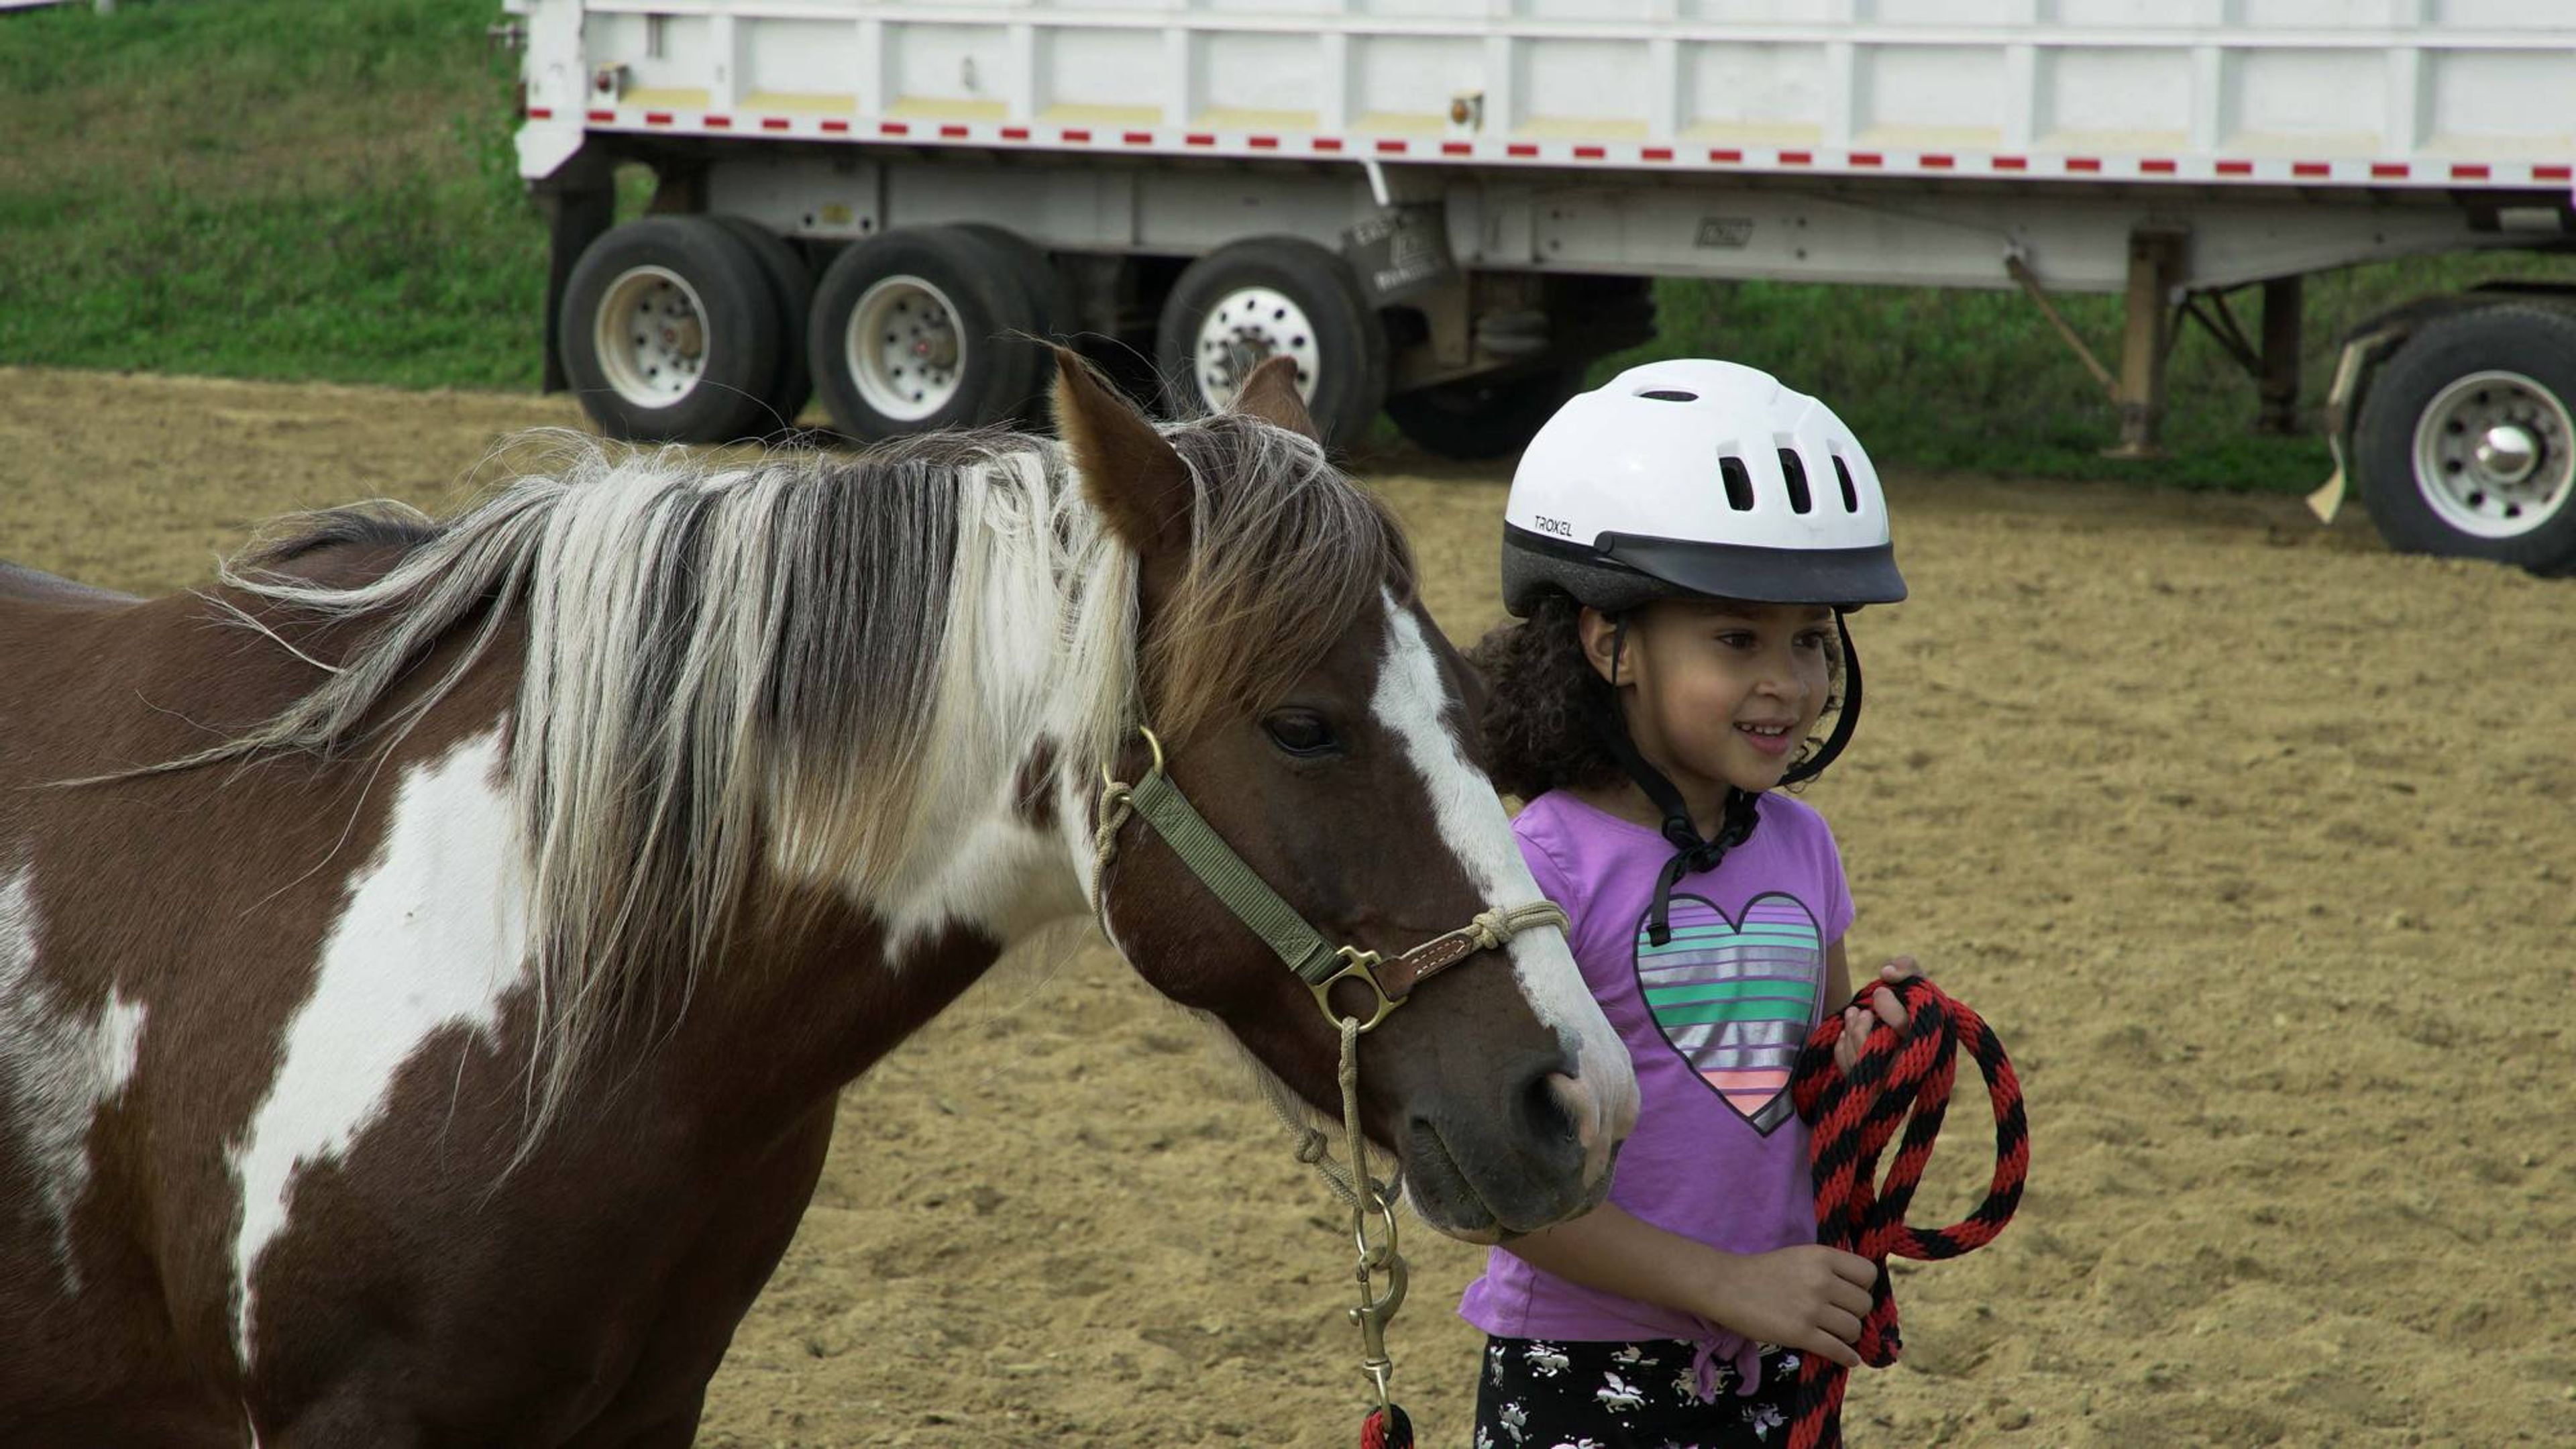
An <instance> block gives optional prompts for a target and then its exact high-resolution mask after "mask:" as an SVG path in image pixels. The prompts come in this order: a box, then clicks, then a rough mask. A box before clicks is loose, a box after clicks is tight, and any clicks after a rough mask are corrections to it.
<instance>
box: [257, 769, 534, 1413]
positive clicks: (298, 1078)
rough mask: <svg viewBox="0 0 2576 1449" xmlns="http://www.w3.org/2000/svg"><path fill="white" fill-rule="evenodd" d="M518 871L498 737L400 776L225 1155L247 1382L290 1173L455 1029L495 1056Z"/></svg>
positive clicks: (515, 957) (338, 1148)
mask: <svg viewBox="0 0 2576 1449" xmlns="http://www.w3.org/2000/svg"><path fill="white" fill-rule="evenodd" d="M523 861H524V853H523V852H522V850H521V849H520V847H519V843H518V829H517V823H516V820H515V817H514V816H513V815H512V813H511V808H510V799H509V794H508V791H507V789H506V787H505V785H504V783H503V779H502V775H501V744H500V733H499V732H498V731H497V730H496V731H493V732H491V733H488V734H483V735H479V736H476V737H475V738H473V739H470V740H467V741H465V742H464V743H462V744H460V745H458V746H456V747H455V748H454V749H452V750H450V751H449V752H448V753H447V754H446V755H445V756H444V757H442V758H440V759H437V760H434V761H429V762H425V763H421V764H416V765H413V766H412V767H410V768H409V769H407V770H405V771H404V773H403V776H402V779H401V782H400V784H399V786H398V787H397V789H396V791H395V795H394V802H393V811H392V816H391V818H390V820H389V821H388V822H387V824H386V827H385V838H384V842H383V844H382V845H381V846H379V847H378V849H377V852H376V855H375V858H374V859H373V860H372V861H370V862H369V863H368V864H367V865H366V866H365V867H364V868H363V869H361V870H360V871H359V872H358V873H357V874H356V875H355V876H353V877H351V879H350V882H349V895H348V905H347V906H346V907H345V908H344V909H343V910H342V911H341V913H340V918H339V919H338V920H337V921H336V922H334V923H333V924H332V927H331V932H330V935H329V936H328V937H327V938H326V939H325V940H324V941H323V943H322V960H321V968H320V970H319V971H318V972H317V973H316V974H315V977H314V982H313V993H312V995H310V996H308V997H307V998H305V1001H304V1005H303V1006H302V1007H301V1008H300V1009H298V1010H297V1012H296V1014H295V1017H294V1019H293V1020H292V1021H290V1022H289V1023H288V1024H287V1028H286V1037H285V1042H284V1045H283V1048H282V1051H281V1054H280V1057H281V1059H280V1061H279V1064H278V1072H277V1080H276V1081H275V1082H273V1083H272V1084H271V1085H270V1087H269V1091H268V1097H267V1099H266V1100H265V1101H263V1102H261V1103H260V1105H259V1110H258V1111H257V1112H256V1113H254V1114H253V1115H252V1117H251V1122H250V1127H249V1130H248V1131H247V1132H245V1133H244V1134H243V1136H242V1139H241V1141H240V1142H239V1144H238V1145H236V1146H235V1147H234V1148H233V1150H232V1152H231V1154H230V1162H231V1166H232V1170H233V1175H234V1176H235V1178H237V1179H238V1180H239V1181H240V1183H241V1192H242V1213H241V1230H240V1236H239V1237H238V1238H237V1239H236V1241H235V1243H234V1246H233V1274H234V1283H235V1286H236V1291H237V1294H238V1297H237V1298H236V1300H235V1303H234V1307H233V1312H234V1319H233V1330H234V1335H235V1339H236V1342H237V1344H238V1346H239V1347H240V1350H241V1362H242V1366H243V1368H245V1369H247V1368H248V1367H249V1366H250V1342H251V1325H252V1321H253V1319H252V1313H253V1307H254V1302H255V1300H254V1295H253V1293H252V1282H251V1276H252V1274H253V1273H254V1272H255V1271H256V1270H257V1268H258V1266H259V1257H260V1253H261V1252H262V1251H263V1250H264V1249H266V1248H267V1247H268V1245H269V1244H270V1243H272V1242H274V1241H275V1240H276V1239H277V1238H278V1237H279V1236H280V1235H281V1234H283V1233H285V1232H286V1231H287V1229H288V1227H289V1225H290V1224H289V1221H288V1219H289V1214H290V1212H291V1211H292V1209H293V1206H294V1195H295V1178H296V1175H297V1173H298V1172H300V1171H301V1170H302V1169H304V1168H305V1167H307V1166H309V1165H312V1164H315V1163H320V1162H326V1161H329V1160H331V1159H333V1158H336V1157H339V1156H341V1155H343V1154H345V1153H346V1152H347V1151H348V1150H349V1148H350V1146H351V1145H352V1144H354V1143H355V1142H356V1141H357V1140H358V1139H359V1138H360V1137H362V1136H364V1135H365V1134H366V1132H367V1129H368V1128H370V1127H372V1126H374V1125H375V1124H376V1122H377V1121H379V1120H380V1119H381V1118H382V1116H383V1114H384V1109H385V1103H386V1100H387V1098H388V1097H389V1096H390V1095H391V1093H392V1090H393V1085H394V1081H395V1079H396V1078H397V1077H398V1076H399V1075H400V1073H401V1071H402V1069H403V1067H404V1065H405V1064H406V1063H408V1062H410V1061H411V1060H412V1058H413V1056H414V1055H415V1054H416V1053H418V1052H419V1050H420V1048H421V1046H422V1044H423V1043H425V1042H426V1041H428V1040H429V1039H430V1037H431V1036H433V1035H435V1034H436V1033H438V1032H441V1031H444V1030H447V1029H449V1028H451V1027H457V1026H464V1027H470V1028H471V1029H473V1030H474V1031H475V1032H477V1033H479V1034H481V1036H482V1037H483V1039H484V1040H485V1041H486V1042H489V1043H495V1044H497V1041H498V1037H497V1035H496V1029H497V1028H498V1026H499V1025H500V1022H501V1011H502V1006H503V1003H504V1000H505V999H506V998H507V997H508V995H509V994H510V993H511V992H513V991H516V990H518V989H520V987H521V986H522V985H523V984H525V982H526V979H527V977H526V961H527V950H528V931H527V916H526V908H525V902H526V892H527V882H526V875H525V869H524V866H523V863H522V862H523Z"/></svg>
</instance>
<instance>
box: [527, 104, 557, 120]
mask: <svg viewBox="0 0 2576 1449" xmlns="http://www.w3.org/2000/svg"><path fill="white" fill-rule="evenodd" d="M554 118H555V112H554V108H553V107H552V106H530V107H528V119H529V120H531V121H551V120H553V119H554Z"/></svg>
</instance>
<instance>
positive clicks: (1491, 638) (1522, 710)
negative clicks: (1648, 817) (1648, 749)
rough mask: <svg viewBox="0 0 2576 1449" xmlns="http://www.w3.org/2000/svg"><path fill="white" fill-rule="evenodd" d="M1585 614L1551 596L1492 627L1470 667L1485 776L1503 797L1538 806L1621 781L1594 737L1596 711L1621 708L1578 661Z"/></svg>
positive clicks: (1471, 654) (1472, 653)
mask: <svg viewBox="0 0 2576 1449" xmlns="http://www.w3.org/2000/svg"><path fill="white" fill-rule="evenodd" d="M1582 612H1583V606H1582V605H1580V604H1578V603H1576V602H1575V601H1574V599H1573V597H1572V596H1571V595H1568V594H1563V593H1558V592H1555V591H1553V590H1551V591H1549V592H1548V593H1546V594H1543V595H1541V596H1540V597H1539V599H1538V601H1537V603H1536V604H1534V605H1533V606H1532V607H1531V609H1530V614H1529V617H1528V618H1526V619H1514V620H1508V621H1506V622H1504V623H1502V624H1499V625H1497V626H1495V627H1494V629H1493V630H1491V631H1490V632H1488V633H1487V634H1486V635H1485V637H1484V638H1482V639H1479V640H1477V641H1476V647H1475V648H1473V649H1470V650H1468V651H1467V658H1468V660H1469V662H1471V663H1473V664H1474V665H1475V666H1476V668H1477V669H1478V670H1480V671H1482V672H1483V674H1484V676H1485V683H1486V685H1487V687H1488V688H1489V690H1490V691H1491V692H1490V694H1489V695H1488V696H1487V698H1486V702H1485V717H1484V723H1483V730H1482V732H1483V735H1484V744H1485V768H1486V770H1487V771H1489V772H1490V773H1491V774H1492V775H1493V777H1494V784H1495V786H1496V787H1497V788H1499V789H1501V790H1502V791H1503V793H1505V794H1507V795H1517V796H1519V797H1520V798H1521V799H1523V800H1535V799H1537V798H1538V797H1539V796H1540V795H1543V794H1545V793H1546V792H1548V791H1550V790H1555V789H1559V788H1562V787H1564V786H1568V785H1599V784H1605V783H1607V782H1609V781H1612V780H1616V779H1619V778H1620V774H1619V762H1618V760H1617V759H1615V758H1614V757H1613V756H1612V755H1611V753H1610V751H1609V749H1608V748H1607V747H1605V746H1604V745H1603V744H1602V743H1601V737H1600V736H1599V735H1597V734H1595V733H1594V732H1593V728H1592V725H1591V722H1590V721H1591V716H1592V714H1593V712H1594V711H1596V710H1608V709H1616V708H1618V704H1617V702H1616V701H1615V700H1614V699H1613V698H1612V696H1611V693H1610V684H1609V682H1608V681H1607V680H1605V679H1603V678H1602V677H1601V675H1600V672H1599V671H1597V670H1595V669H1594V668H1593V667H1592V661H1591V660H1589V659H1586V658H1585V657H1584V656H1583V634H1582V631H1581V630H1579V629H1578V628H1577V627H1576V622H1577V620H1578V619H1579V618H1580V617H1581V615H1582Z"/></svg>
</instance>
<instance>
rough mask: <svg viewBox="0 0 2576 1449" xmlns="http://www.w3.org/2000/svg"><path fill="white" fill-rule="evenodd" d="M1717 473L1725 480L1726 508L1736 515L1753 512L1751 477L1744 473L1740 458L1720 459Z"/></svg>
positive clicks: (1749, 474) (1742, 461) (1746, 472)
mask: <svg viewBox="0 0 2576 1449" xmlns="http://www.w3.org/2000/svg"><path fill="white" fill-rule="evenodd" d="M1717 471H1718V473H1719V474H1720V475H1721V476H1722V477H1724V478H1725V479H1726V506H1727V507H1729V508H1732V509H1734V510H1735V511H1736V512H1738V513H1751V512H1752V511H1753V475H1752V474H1751V473H1750V472H1748V471H1746V469H1745V467H1744V460H1743V459H1742V458H1720V459H1718V460H1717Z"/></svg>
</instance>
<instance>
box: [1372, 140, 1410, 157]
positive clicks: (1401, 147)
mask: <svg viewBox="0 0 2576 1449" xmlns="http://www.w3.org/2000/svg"><path fill="white" fill-rule="evenodd" d="M1404 152H1405V143H1404V142H1402V141H1380V142H1378V143H1377V153H1378V154H1379V155H1381V156H1401V155H1403V154H1404Z"/></svg>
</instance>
